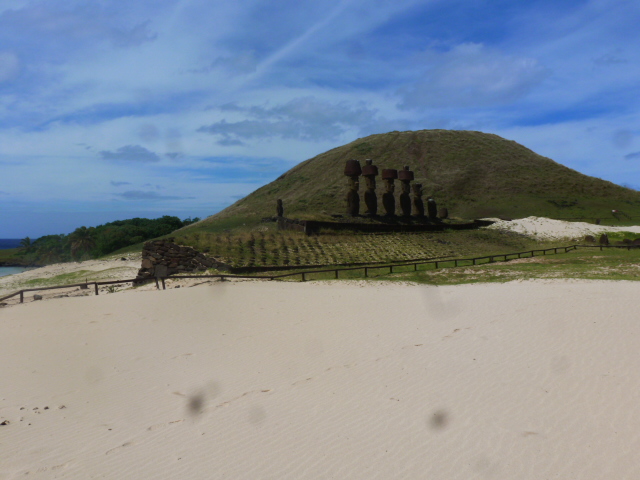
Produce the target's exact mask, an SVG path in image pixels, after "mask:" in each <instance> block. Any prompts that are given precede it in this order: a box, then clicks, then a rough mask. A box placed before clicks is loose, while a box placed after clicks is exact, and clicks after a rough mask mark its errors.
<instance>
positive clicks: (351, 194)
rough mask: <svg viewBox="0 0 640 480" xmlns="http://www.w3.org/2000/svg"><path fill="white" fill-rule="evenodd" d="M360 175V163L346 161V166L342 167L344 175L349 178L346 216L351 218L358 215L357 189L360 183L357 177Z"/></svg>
mask: <svg viewBox="0 0 640 480" xmlns="http://www.w3.org/2000/svg"><path fill="white" fill-rule="evenodd" d="M361 173H362V168H361V167H360V162H359V161H358V160H347V164H346V166H345V167H344V174H345V175H346V176H347V177H349V182H348V186H349V191H348V192H347V215H351V216H352V217H355V216H357V215H358V214H359V213H360V196H359V195H358V189H359V188H360V182H359V181H358V177H359V176H360V174H361Z"/></svg>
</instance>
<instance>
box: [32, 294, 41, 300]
mask: <svg viewBox="0 0 640 480" xmlns="http://www.w3.org/2000/svg"><path fill="white" fill-rule="evenodd" d="M33 300H34V301H36V300H42V295H34V296H33Z"/></svg>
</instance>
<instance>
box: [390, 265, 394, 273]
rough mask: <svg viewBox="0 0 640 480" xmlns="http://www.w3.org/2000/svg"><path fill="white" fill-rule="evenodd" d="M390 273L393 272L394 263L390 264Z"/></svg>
mask: <svg viewBox="0 0 640 480" xmlns="http://www.w3.org/2000/svg"><path fill="white" fill-rule="evenodd" d="M389 273H393V265H389Z"/></svg>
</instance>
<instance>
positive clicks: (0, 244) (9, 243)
mask: <svg viewBox="0 0 640 480" xmlns="http://www.w3.org/2000/svg"><path fill="white" fill-rule="evenodd" d="M21 241H22V239H21V238H0V250H7V249H9V248H17V247H19V246H20V242H21Z"/></svg>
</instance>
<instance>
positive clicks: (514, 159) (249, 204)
mask: <svg viewBox="0 0 640 480" xmlns="http://www.w3.org/2000/svg"><path fill="white" fill-rule="evenodd" d="M352 158H354V159H358V160H360V161H361V164H363V165H364V160H365V159H368V158H370V159H372V160H373V163H374V165H377V166H378V168H379V169H380V170H381V169H383V168H395V169H401V168H402V167H403V166H404V165H409V166H410V167H411V170H413V171H414V173H415V182H416V183H422V184H423V188H424V192H425V199H426V198H427V196H433V197H434V198H435V199H436V201H437V202H438V205H439V206H445V207H447V208H448V209H449V212H450V215H451V216H453V217H457V218H462V219H470V218H478V217H487V216H506V217H512V218H519V217H527V216H530V215H536V216H546V217H551V218H567V217H592V218H600V217H601V218H603V219H607V218H609V217H611V210H612V209H618V210H622V211H623V212H625V213H627V214H628V215H631V216H636V215H640V192H637V191H635V190H632V189H629V188H625V187H621V186H619V185H616V184H613V183H611V182H608V181H604V180H601V179H598V178H594V177H589V176H587V175H583V174H581V173H579V172H577V171H575V170H572V169H570V168H567V167H565V166H563V165H560V164H558V163H556V162H554V161H553V160H551V159H549V158H546V157H543V156H540V155H538V154H536V153H535V152H533V151H531V150H529V149H528V148H526V147H524V146H522V145H519V144H518V143H516V142H514V141H510V140H506V139H504V138H501V137H499V136H497V135H492V134H487V133H481V132H472V131H451V130H420V131H408V132H390V133H385V134H379V135H371V136H368V137H364V138H361V139H358V140H355V141H353V142H351V143H349V144H347V145H344V146H341V147H338V148H334V149H332V150H329V151H327V152H325V153H322V154H320V155H318V156H316V157H314V158H311V159H309V160H306V161H303V162H301V163H300V164H298V165H296V166H295V167H294V168H292V169H291V170H289V171H288V172H286V173H285V174H283V175H282V176H280V177H279V178H278V179H277V180H275V181H273V182H271V183H269V184H268V185H265V186H264V187H261V188H259V189H258V190H256V191H255V192H253V193H251V194H250V195H248V196H246V197H245V198H243V199H241V200H239V201H238V202H236V203H234V204H233V205H231V206H230V207H228V208H226V209H225V210H223V211H221V212H219V213H217V214H215V215H213V216H211V217H209V218H207V219H205V220H203V221H202V222H200V223H198V224H195V225H194V226H192V227H188V228H189V229H191V228H196V229H197V230H200V231H207V230H208V231H220V229H227V228H232V227H234V226H237V225H242V224H243V223H244V224H248V225H249V224H254V223H256V222H258V221H259V220H260V218H262V217H267V216H273V215H275V210H276V209H275V205H276V200H277V199H279V198H280V199H282V200H283V202H284V209H285V216H287V217H290V218H302V219H329V218H330V215H331V214H336V213H338V214H340V213H344V211H345V208H346V201H345V195H346V183H347V182H346V177H345V176H344V175H343V171H344V165H345V162H346V160H349V159H352ZM361 183H362V185H361V188H360V194H361V196H362V194H363V193H364V182H361ZM383 190H384V186H383V182H382V180H381V179H380V177H378V187H377V193H378V199H379V203H380V206H379V211H382V205H381V196H382V193H383ZM398 195H399V187H396V196H398Z"/></svg>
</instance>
